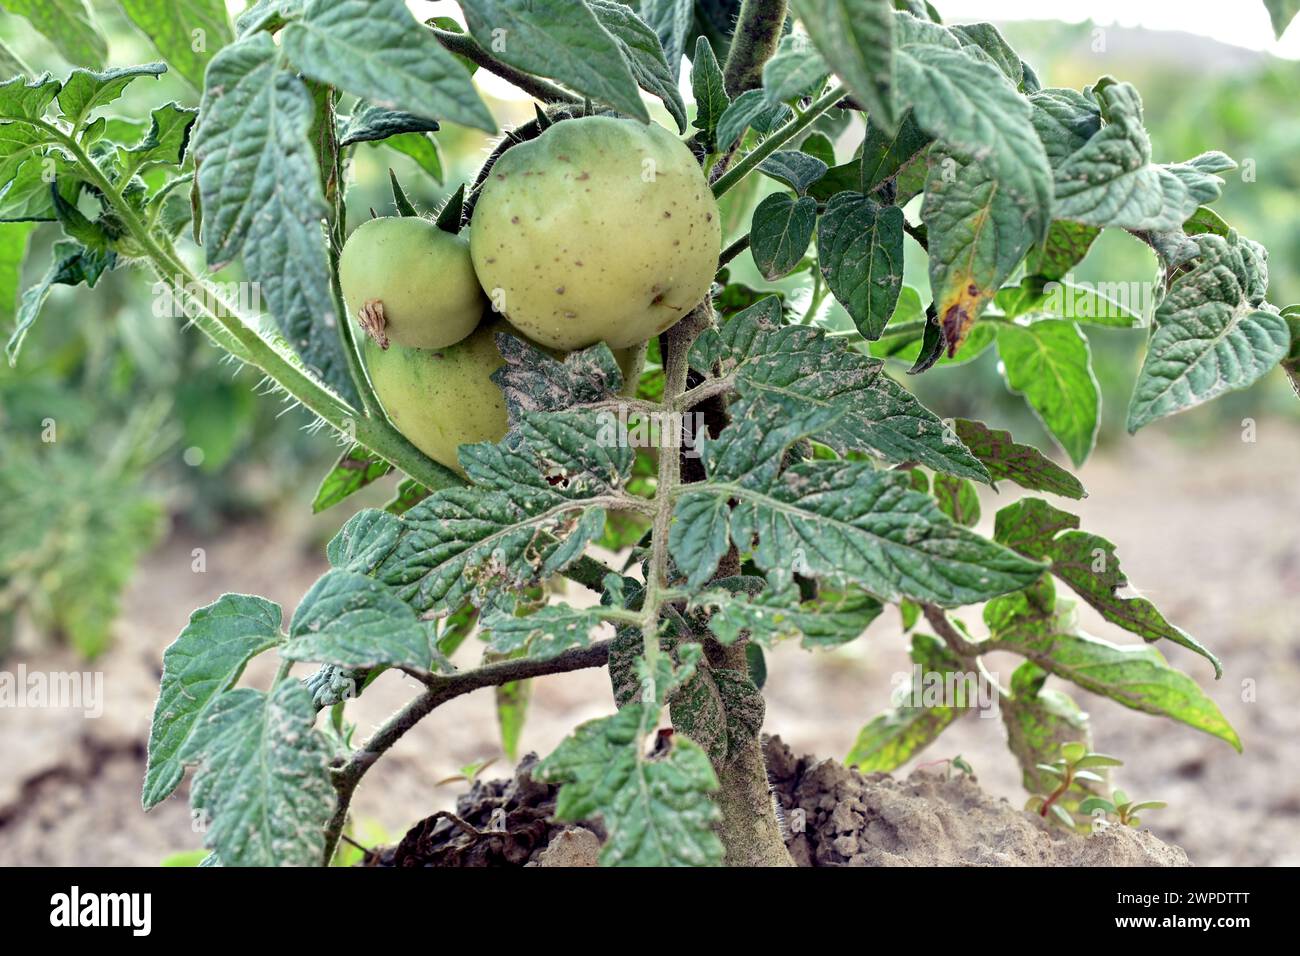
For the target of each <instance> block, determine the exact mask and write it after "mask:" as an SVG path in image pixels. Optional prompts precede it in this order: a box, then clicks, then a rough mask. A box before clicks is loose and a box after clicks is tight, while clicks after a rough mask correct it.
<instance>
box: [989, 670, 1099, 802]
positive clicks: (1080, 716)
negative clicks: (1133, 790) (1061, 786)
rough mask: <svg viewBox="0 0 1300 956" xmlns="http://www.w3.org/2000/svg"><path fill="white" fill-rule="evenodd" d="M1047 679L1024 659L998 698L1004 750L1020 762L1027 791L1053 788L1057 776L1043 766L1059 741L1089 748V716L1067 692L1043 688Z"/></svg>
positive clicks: (1041, 671)
mask: <svg viewBox="0 0 1300 956" xmlns="http://www.w3.org/2000/svg"><path fill="white" fill-rule="evenodd" d="M1046 680H1047V671H1045V670H1043V669H1042V668H1041V667H1039V666H1038V665H1037V664H1035V663H1033V662H1032V661H1024V662H1023V663H1022V664H1020V666H1019V667H1017V668H1016V669H1015V671H1013V672H1012V674H1011V688H1010V689H1011V693H1010V694H1002V695H1000V697H999V700H998V706H999V709H1000V711H1001V714H1002V724H1003V726H1004V727H1006V730H1007V749H1009V750H1010V751H1011V753H1012V754H1014V755H1015V758H1016V760H1017V761H1018V762H1019V764H1020V773H1021V782H1022V783H1023V784H1024V787H1025V789H1026V790H1028V791H1029V792H1030V793H1046V792H1048V791H1050V790H1052V789H1053V788H1055V787H1056V785H1057V783H1058V781H1059V779H1060V777H1059V775H1055V774H1049V773H1047V772H1045V771H1044V770H1043V769H1042V766H1043V765H1044V764H1045V763H1046V762H1047V761H1048V760H1053V759H1055V757H1056V755H1057V754H1058V753H1060V750H1061V745H1062V744H1065V743H1081V744H1083V745H1084V747H1086V748H1089V749H1091V747H1092V734H1091V731H1090V729H1089V726H1088V715H1087V714H1086V713H1084V712H1083V711H1082V710H1080V709H1079V705H1078V704H1076V703H1075V702H1074V699H1073V698H1072V697H1070V696H1069V695H1068V694H1065V693H1062V692H1061V691H1058V690H1053V689H1051V688H1046V687H1044V686H1043V684H1044V683H1045V682H1046ZM1080 809H1081V811H1082V808H1080Z"/></svg>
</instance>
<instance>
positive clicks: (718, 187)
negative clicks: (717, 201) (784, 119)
mask: <svg viewBox="0 0 1300 956" xmlns="http://www.w3.org/2000/svg"><path fill="white" fill-rule="evenodd" d="M844 92H845V90H844V87H842V86H839V85H838V84H837V85H836V86H833V87H831V89H830V91H829V92H827V93H826V94H824V95H823V96H821V97H820V98H818V99H816V100H814V101H813V103H812V105H811V106H809V107H808V108H807V109H806V110H804V111H803V112H802V113H800V114H799V115H798V116H796V117H795V118H794V119H792V120H790V122H788V123H786V124H785V125H784V126H782V127H781V128H780V129H778V130H776V131H775V132H774V133H772V134H771V135H770V136H768V138H767V139H765V140H763V141H762V142H761V143H759V144H758V145H757V146H755V147H754V148H753V149H751V150H750V151H749V152H748V153H746V154H745V155H744V157H742V158H741V160H740V162H738V163H736V165H734V166H732V167H731V168H730V169H729V170H727V171H726V173H724V174H723V175H722V176H721V177H720V178H719V179H718V181H717V182H715V183H714V184H713V195H714V196H721V195H722V194H723V193H725V192H726V191H727V190H729V189H731V187H733V186H735V185H736V183H738V182H740V181H741V180H742V179H744V178H745V177H746V176H748V175H749V174H750V173H752V172H753V171H754V169H755V168H756V167H757V166H758V164H759V163H761V162H762V161H763V160H765V159H767V157H769V156H771V155H772V154H773V153H775V152H776V151H777V149H779V148H780V147H781V146H784V145H785V144H786V143H788V142H789V141H790V140H791V139H793V138H794V137H796V136H798V135H799V134H800V133H802V132H803V131H804V130H805V129H807V128H808V127H809V126H811V125H812V124H813V120H815V119H817V117H819V116H821V115H822V114H823V113H825V112H826V111H827V110H828V109H830V108H831V107H833V106H834V105H835V104H836V103H838V102H839V101H840V100H841V99H843V98H844Z"/></svg>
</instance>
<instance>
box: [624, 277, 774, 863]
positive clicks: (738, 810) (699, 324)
mask: <svg viewBox="0 0 1300 956" xmlns="http://www.w3.org/2000/svg"><path fill="white" fill-rule="evenodd" d="M712 324H713V306H712V302H711V300H708V299H706V300H705V301H704V302H702V303H701V304H700V305H699V306H697V307H696V308H695V309H694V310H692V311H691V312H690V313H689V314H688V315H687V316H686V317H685V318H684V319H682V321H681V322H678V323H677V324H676V325H675V326H673V327H672V328H671V329H669V330H668V331H667V332H666V333H665V334H664V335H663V336H662V337H661V339H660V348H661V350H662V352H663V360H664V379H665V387H664V397H665V401H667V402H669V403H670V405H671V407H672V408H673V410H674V411H676V412H677V413H678V414H679V415H681V416H682V420H683V421H685V416H686V414H687V413H688V412H689V411H690V408H688V407H686V403H685V402H684V401H683V398H682V396H683V394H684V393H685V392H686V391H687V388H686V385H687V373H688V362H687V356H688V354H689V352H690V348H691V343H692V342H694V341H695V339H696V337H697V336H698V335H699V334H700V333H701V332H702V331H704V330H705V329H706V328H709V327H710V326H711V325H712ZM703 407H705V408H708V409H710V411H707V412H706V413H705V418H706V425H707V427H708V428H709V430H710V431H711V432H714V433H716V432H717V431H719V430H721V428H722V427H723V426H724V425H725V424H726V422H725V411H723V410H722V405H721V403H720V402H708V403H707V404H706V405H704V406H703ZM683 434H685V429H684V428H683ZM693 437H694V438H695V439H696V440H698V437H699V436H698V435H697V436H693ZM682 444H683V446H685V442H683V443H682ZM689 451H691V449H690V448H687V447H682V448H672V447H661V448H660V449H659V487H658V489H657V491H656V497H657V500H659V501H661V502H662V507H661V508H660V511H659V515H660V518H659V520H656V522H655V526H654V531H653V535H654V537H653V551H652V562H651V572H650V574H649V575H647V581H646V598H647V600H646V607H652V606H653V603H652V601H651V595H652V594H655V593H656V592H657V591H658V590H659V589H661V588H664V587H666V586H667V584H668V582H667V580H666V571H667V553H668V535H669V525H670V519H671V514H672V511H671V502H672V490H673V488H674V487H676V485H677V483H678V481H680V480H681V477H682V474H683V469H682V456H683V455H685V454H686V453H687V452H689ZM736 563H737V560H736V556H735V554H734V552H733V553H732V554H731V555H728V557H727V559H725V560H724V562H723V566H721V567H719V569H718V575H719V576H723V577H725V576H727V575H732V574H735V573H736V571H737V570H738V568H736V567H735V566H734V565H735V564H736ZM727 565H732V566H731V567H728V566H727ZM645 626H646V628H647V631H646V656H647V658H650V657H651V655H652V654H654V655H658V653H659V641H658V622H657V615H656V616H655V620H648V621H647V623H646V625H645ZM651 629H653V633H652V630H651ZM704 647H705V654H706V657H707V659H708V662H709V666H710V667H712V668H719V669H721V668H725V669H728V670H736V671H739V672H741V673H742V674H743V673H745V671H746V669H747V668H748V662H747V660H746V655H745V642H744V641H736V642H734V643H732V644H730V645H725V646H724V645H723V644H721V643H719V642H718V641H716V640H714V639H712V638H709V637H705V638H704ZM651 673H653V669H652V670H651ZM713 770H714V773H716V774H717V776H718V792H717V794H716V795H715V800H716V802H717V804H718V808H719V809H720V810H721V811H722V819H721V823H720V824H719V826H718V837H719V838H720V839H721V840H722V845H723V848H724V851H725V857H724V860H725V862H726V864H727V865H728V866H793V865H794V861H793V860H792V859H791V858H790V853H789V851H788V850H786V848H785V840H784V839H783V838H782V835H781V827H780V824H779V823H778V822H777V819H776V810H775V807H774V805H773V803H772V794H771V790H770V788H769V786H768V779H767V765H766V763H765V762H764V760H763V746H762V741H761V740H760V739H759V738H758V737H753V738H751V739H749V740H745V741H736V742H733V743H732V744H731V745H730V746H729V747H728V750H727V753H726V754H725V755H724V756H722V757H720V758H718V759H716V760H714V761H713Z"/></svg>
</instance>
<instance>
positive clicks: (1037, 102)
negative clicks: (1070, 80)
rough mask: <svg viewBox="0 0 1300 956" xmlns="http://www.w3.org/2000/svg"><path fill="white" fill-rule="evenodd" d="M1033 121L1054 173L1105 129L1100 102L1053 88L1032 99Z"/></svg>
mask: <svg viewBox="0 0 1300 956" xmlns="http://www.w3.org/2000/svg"><path fill="white" fill-rule="evenodd" d="M1029 102H1030V104H1031V105H1032V106H1033V112H1032V113H1031V114H1030V119H1031V120H1032V122H1033V124H1034V130H1035V131H1036V132H1037V133H1038V139H1039V140H1040V141H1041V142H1042V144H1043V149H1044V151H1045V152H1046V153H1047V159H1048V161H1049V162H1050V163H1051V164H1052V168H1053V169H1058V168H1060V167H1061V166H1063V165H1064V164H1065V162H1066V160H1068V159H1069V158H1070V157H1071V156H1072V155H1074V153H1076V152H1077V151H1078V150H1080V149H1082V148H1083V147H1084V146H1085V145H1086V144H1087V142H1088V140H1090V139H1092V137H1093V136H1095V135H1096V134H1097V131H1098V130H1100V129H1101V110H1100V109H1099V108H1098V106H1097V101H1096V100H1095V99H1093V98H1092V97H1091V96H1087V95H1085V94H1083V93H1080V92H1079V91H1078V90H1072V89H1066V88H1061V87H1051V88H1049V89H1045V90H1039V91H1038V92H1036V93H1033V94H1032V95H1030V97H1029Z"/></svg>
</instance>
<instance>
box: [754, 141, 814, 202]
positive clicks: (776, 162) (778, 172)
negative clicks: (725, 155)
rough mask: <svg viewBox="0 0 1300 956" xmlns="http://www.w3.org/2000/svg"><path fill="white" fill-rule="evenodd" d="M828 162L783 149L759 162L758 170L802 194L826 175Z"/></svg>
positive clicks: (796, 151)
mask: <svg viewBox="0 0 1300 956" xmlns="http://www.w3.org/2000/svg"><path fill="white" fill-rule="evenodd" d="M826 168H827V167H826V164H825V163H824V162H822V161H821V160H820V159H817V158H816V157H815V156H809V155H808V154H807V153H804V152H800V151H798V150H789V149H783V150H778V151H777V152H775V153H773V154H772V155H771V156H769V157H767V159H765V160H763V161H762V162H761V163H759V164H758V171H759V172H760V173H763V174H764V175H766V176H771V177H772V178H773V179H775V180H777V181H778V182H782V183H785V184H786V185H787V186H789V187H790V188H791V189H793V190H794V191H795V192H797V193H799V194H800V195H801V196H802V195H803V194H804V193H806V192H807V191H808V187H809V186H811V185H812V184H813V183H815V182H817V180H819V179H821V178H822V177H823V176H825V175H826Z"/></svg>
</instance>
